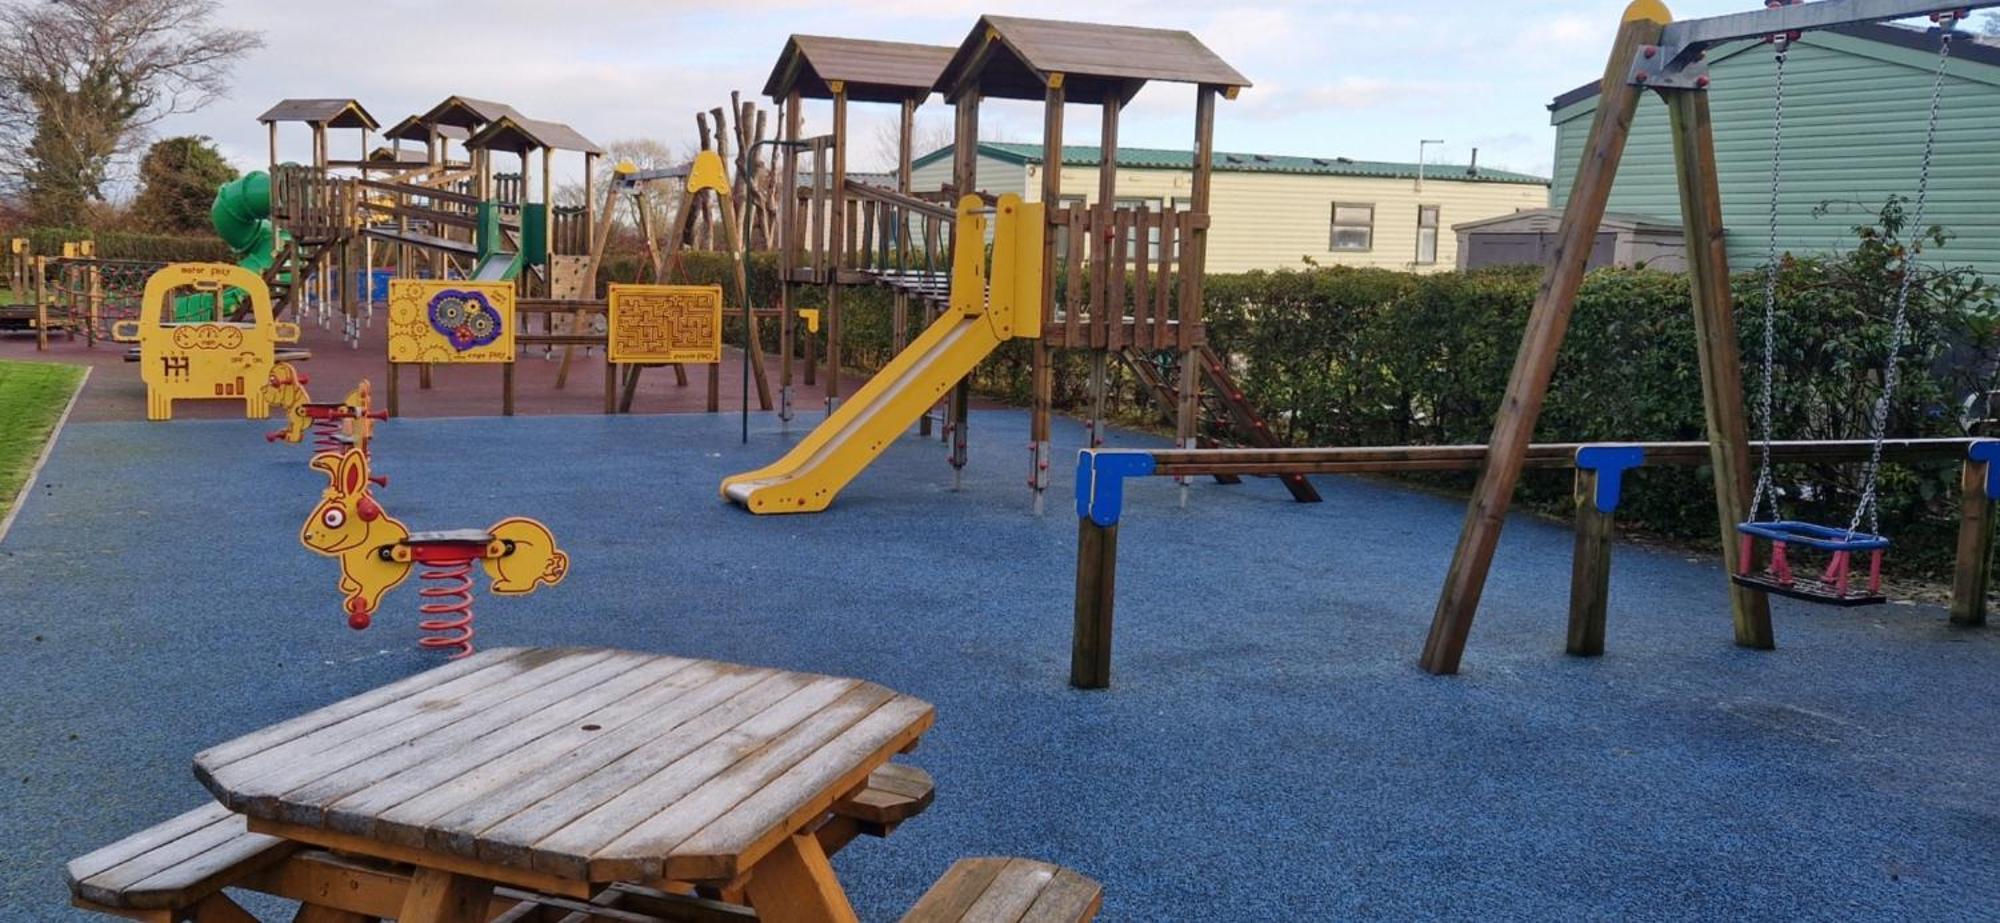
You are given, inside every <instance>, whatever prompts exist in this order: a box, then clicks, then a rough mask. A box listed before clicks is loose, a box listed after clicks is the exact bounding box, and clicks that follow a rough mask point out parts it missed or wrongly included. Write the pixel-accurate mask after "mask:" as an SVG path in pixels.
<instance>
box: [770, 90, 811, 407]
mask: <svg viewBox="0 0 2000 923" xmlns="http://www.w3.org/2000/svg"><path fill="white" fill-rule="evenodd" d="M799 101H800V96H799V91H797V90H793V91H791V92H790V93H787V94H785V105H784V113H783V117H782V119H781V120H780V121H781V122H782V123H783V126H784V127H783V129H782V131H783V137H784V139H785V141H786V142H787V144H786V145H785V146H784V148H783V150H784V154H783V156H782V157H781V158H780V160H781V161H782V162H783V163H784V171H785V172H784V175H783V176H779V177H778V178H777V182H776V183H775V184H774V185H775V186H776V187H777V189H778V215H777V218H778V241H777V247H776V248H775V249H776V250H777V251H778V394H779V406H780V408H781V410H782V411H783V414H782V415H783V417H784V418H785V419H790V418H791V414H792V378H793V374H792V361H793V360H792V352H793V350H794V349H795V347H794V346H793V343H792V328H794V327H796V326H797V325H798V322H799V314H798V310H799V306H798V300H797V299H798V292H797V289H796V288H795V283H794V282H793V281H792V271H793V270H795V269H797V268H798V264H799V256H800V254H801V253H803V252H804V251H803V250H802V249H801V241H800V239H799V235H800V233H801V232H802V230H803V229H802V228H801V227H800V224H801V223H802V222H800V220H799V217H800V216H799V196H798V185H799V150H798V148H797V147H795V146H794V145H796V144H797V143H798V140H799V134H800V133H801V132H802V131H803V130H804V127H805V125H804V121H803V116H802V115H801V114H800V112H799Z"/></svg>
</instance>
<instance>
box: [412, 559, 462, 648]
mask: <svg viewBox="0 0 2000 923" xmlns="http://www.w3.org/2000/svg"><path fill="white" fill-rule="evenodd" d="M423 579H425V580H427V581H429V582H430V583H432V584H433V585H432V586H426V587H424V588H422V589H420V590H418V591H417V595H418V596H421V597H423V598H424V599H426V600H431V601H430V602H426V603H424V604H423V605H421V606H418V607H417V611H419V612H422V613H423V614H424V615H426V616H429V617H428V618H425V619H422V620H420V621H418V622H417V627H418V628H419V629H422V630H424V631H429V632H437V634H435V635H433V636H431V637H427V638H419V639H418V640H417V643H418V644H420V645H422V646H424V647H426V648H431V649H433V650H438V649H445V648H457V649H458V652H457V653H455V654H452V655H451V659H453V660H457V659H459V658H460V657H465V656H468V655H470V654H471V653H472V562H471V561H459V562H457V563H454V564H440V565H438V566H436V567H434V568H432V569H430V570H426V571H424V572H423Z"/></svg>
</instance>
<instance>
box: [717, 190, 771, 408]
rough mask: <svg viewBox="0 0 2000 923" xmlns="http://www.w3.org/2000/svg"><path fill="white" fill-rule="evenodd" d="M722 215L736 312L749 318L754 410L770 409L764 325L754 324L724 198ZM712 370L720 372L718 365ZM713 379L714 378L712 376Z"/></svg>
mask: <svg viewBox="0 0 2000 923" xmlns="http://www.w3.org/2000/svg"><path fill="white" fill-rule="evenodd" d="M716 204H717V205H718V206H719V210H720V211H721V212H722V238H723V240H724V242H725V245H726V246H728V247H729V262H730V265H732V266H734V267H735V270H736V271H735V276H736V297H737V298H738V299H740V300H739V301H738V302H737V309H738V310H741V311H742V312H743V313H744V314H745V315H747V316H748V321H749V322H748V323H746V324H744V326H743V361H745V362H748V363H750V373H751V377H752V378H754V379H755V380H756V384H757V409H759V410H770V409H771V379H770V378H769V376H767V375H766V374H765V372H764V344H763V338H762V336H760V334H759V332H760V330H761V329H762V327H763V325H762V324H759V323H758V322H757V315H756V314H754V313H752V312H751V310H750V309H751V307H752V305H751V304H750V277H749V276H748V274H747V273H748V271H749V270H748V267H746V266H745V265H744V263H743V234H742V229H741V228H740V227H738V226H737V224H736V213H737V209H736V205H735V203H733V202H730V201H728V199H727V198H723V199H722V200H721V201H719V202H717V203H716ZM712 368H716V369H718V370H719V369H720V368H721V365H720V364H719V363H718V364H716V365H715V366H712ZM711 377H714V376H711Z"/></svg>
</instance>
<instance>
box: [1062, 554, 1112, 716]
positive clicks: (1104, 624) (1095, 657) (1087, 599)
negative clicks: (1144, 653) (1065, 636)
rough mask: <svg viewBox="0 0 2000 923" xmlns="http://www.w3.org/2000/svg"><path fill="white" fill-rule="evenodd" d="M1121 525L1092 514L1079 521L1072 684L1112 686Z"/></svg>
mask: <svg viewBox="0 0 2000 923" xmlns="http://www.w3.org/2000/svg"><path fill="white" fill-rule="evenodd" d="M1117 576H1118V526H1117V524H1116V523H1113V524H1112V525H1109V526H1100V525H1098V524H1097V523H1096V522H1095V521H1093V520H1092V519H1091V518H1090V517H1089V516H1081V517H1078V518H1077V521H1076V626H1075V633H1074V635H1073V636H1072V637H1071V641H1070V651H1069V684H1070V685H1072V686H1075V687H1076V688H1078V689H1105V688H1109V687H1110V686H1111V618H1112V609H1113V606H1114V605H1115V604H1116V602H1117V597H1118V594H1117Z"/></svg>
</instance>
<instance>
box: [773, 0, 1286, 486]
mask: <svg viewBox="0 0 2000 923" xmlns="http://www.w3.org/2000/svg"><path fill="white" fill-rule="evenodd" d="M1153 81H1160V82H1168V83H1180V84H1189V85H1192V86H1193V87H1194V88H1195V94H1194V95H1195V103H1194V109H1195V112H1194V116H1195V118H1194V137H1193V144H1192V149H1193V152H1194V156H1193V158H1192V159H1193V170H1192V176H1191V178H1190V184H1189V192H1188V195H1187V196H1186V197H1185V198H1184V199H1174V200H1170V201H1169V202H1167V203H1165V204H1164V207H1161V208H1157V209H1155V208H1151V207H1149V206H1147V205H1145V204H1137V205H1131V204H1124V205H1121V204H1120V203H1119V200H1118V133H1119V117H1120V114H1121V113H1122V112H1123V110H1124V107H1125V106H1126V104H1128V103H1130V102H1131V101H1132V98H1133V97H1134V96H1135V95H1136V94H1137V93H1138V92H1139V91H1140V90H1141V89H1142V88H1143V87H1145V86H1146V84H1147V83H1149V82H1153ZM1246 86H1249V81H1248V80H1247V79H1245V78H1244V77H1243V75H1242V74H1240V73H1238V72H1237V71H1236V70H1235V69H1234V68H1232V67H1230V66H1229V64H1228V63H1226V62H1224V61H1223V60H1222V59H1221V58H1220V57H1219V56H1217V55H1216V54H1215V53H1214V52H1213V51H1210V50H1209V49H1208V47H1207V46H1205V45H1203V44H1202V43H1201V41H1200V40H1199V39H1197V38H1196V37H1195V36H1193V35H1192V34H1190V33H1187V32H1183V31H1177V30H1168V29H1145V28H1134V27H1127V26H1109V25H1098V24H1092V23H1077V22H1059V21H1052V20H1038V19H1023V18H1018V17H1009V16H985V17H982V18H981V19H980V20H979V21H978V23H977V24H976V25H975V26H974V27H973V29H972V31H971V33H970V34H969V35H967V37H966V38H965V40H964V41H963V42H961V43H960V44H959V45H957V46H956V47H946V46H926V45H909V44H903V43H895V42H874V41H864V40H857V39H836V38H822V37H816V36H793V37H792V39H791V40H790V41H789V42H788V43H787V44H786V47H785V51H784V53H783V55H782V56H781V57H780V59H779V62H778V65H777V67H776V68H775V69H774V70H773V72H772V75H771V79H770V81H769V83H767V84H766V87H765V92H766V94H767V95H769V96H771V97H772V98H773V99H775V100H778V101H780V102H782V103H784V105H785V134H784V140H785V141H786V142H788V143H789V146H790V149H789V151H788V161H789V162H788V164H787V168H786V169H785V171H784V173H785V182H787V183H788V184H790V187H791V188H788V189H786V190H785V192H784V193H783V196H784V198H783V201H785V202H788V203H795V204H796V207H794V208H792V209H788V210H787V212H786V214H785V217H784V219H783V220H784V222H785V225H784V240H785V247H784V248H783V253H784V257H783V259H782V262H781V266H782V272H783V276H784V279H785V281H786V283H787V284H786V290H787V298H786V304H787V308H786V310H787V311H788V312H789V311H790V310H791V307H790V306H791V305H792V304H793V303H794V302H795V297H796V294H797V290H798V287H799V286H805V285H818V286H823V287H824V290H825V292H824V296H823V297H824V301H825V304H826V311H827V337H828V346H827V364H828V369H829V371H828V374H829V375H831V376H835V380H834V381H830V382H828V394H829V397H830V398H832V399H834V400H837V399H838V397H839V395H840V393H841V392H840V385H839V382H838V379H837V376H838V374H839V373H838V369H839V359H840V345H839V336H840V329H841V319H840V315H841V305H840V299H841V296H840V290H841V288H842V287H843V286H847V285H873V286H883V287H886V288H888V289H890V290H891V291H893V292H894V293H895V302H894V304H895V307H894V311H895V316H894V317H893V319H892V323H891V326H892V329H893V330H894V337H895V346H896V347H897V348H898V349H899V350H900V349H901V347H902V346H903V345H904V344H905V343H906V342H907V341H908V331H909V330H910V315H909V310H910V307H911V306H912V305H916V306H919V308H920V310H921V311H922V312H923V313H922V316H921V317H920V318H919V320H920V321H927V320H928V319H929V317H930V315H931V313H932V312H934V311H936V310H937V309H939V308H940V307H941V306H942V305H943V303H944V301H945V298H946V294H947V289H946V278H947V270H948V268H949V267H950V265H951V245H952V243H953V241H951V240H950V229H951V227H952V218H953V211H952V205H951V202H952V201H953V200H954V198H955V197H956V196H957V195H959V194H961V193H974V194H978V195H981V196H982V197H984V198H986V199H987V200H988V202H989V204H990V203H991V202H992V200H993V196H992V192H993V190H984V189H980V188H979V185H978V177H977V163H978V140H979V111H980V104H981V103H982V101H984V100H987V99H1011V100H1027V101H1038V102H1041V103H1042V104H1043V107H1044V120H1043V134H1042V144H1043V150H1044V152H1045V155H1044V159H1043V163H1044V168H1043V170H1042V174H1041V179H1042V182H1041V186H1040V188H1039V189H1038V190H1029V198H1030V199H1031V200H1035V199H1039V201H1041V202H1044V203H1049V207H1048V208H1047V210H1046V214H1047V221H1048V224H1049V227H1048V233H1047V234H1046V235H1045V238H1044V240H1045V244H1044V248H1045V252H1044V259H1043V265H1045V266H1046V267H1048V275H1047V279H1046V283H1045V285H1044V292H1043V296H1042V306H1041V308H1042V315H1043V316H1042V330H1043V335H1042V337H1041V338H1040V339H1038V340H1036V341H1035V343H1034V345H1033V347H1032V359H1031V362H1032V375H1031V378H1032V382H1033V388H1032V391H1033V401H1032V403H1033V412H1032V423H1031V428H1032V434H1031V439H1032V443H1031V446H1030V451H1031V453H1032V454H1031V459H1030V464H1031V467H1030V471H1031V475H1030V478H1029V483H1030V484H1031V485H1032V486H1033V488H1034V495H1035V506H1036V508H1037V509H1040V508H1041V507H1042V503H1043V495H1044V493H1045V491H1046V490H1047V489H1048V487H1049V483H1050V476H1049V469H1050V466H1051V464H1052V461H1053V459H1052V449H1051V444H1050V437H1049V417H1050V410H1051V406H1052V403H1053V398H1054V395H1053V390H1054V376H1053V374H1052V359H1053V358H1054V354H1055V351H1057V350H1080V351H1084V352H1086V353H1087V354H1088V355H1089V381H1088V390H1089V394H1090V402H1089V407H1090V409H1089V420H1090V424H1091V432H1092V433H1093V441H1095V440H1096V436H1095V434H1097V433H1100V432H1102V429H1103V418H1104V413H1105V393H1106V391H1107V389H1108V388H1109V382H1110V364H1111V363H1112V362H1114V361H1116V362H1120V363H1123V364H1124V365H1126V366H1127V367H1128V368H1129V369H1130V370H1131V372H1132V374H1133V377H1134V379H1135V380H1136V381H1137V382H1138V383H1139V385H1140V386H1141V388H1142V389H1143V390H1144V391H1145V393H1146V394H1148V395H1149V396H1150V397H1151V398H1152V399H1153V400H1154V401H1155V402H1156V403H1157V404H1158V405H1159V407H1160V409H1161V411H1162V414H1163V415H1164V416H1165V417H1166V419H1168V420H1169V421H1171V422H1172V424H1173V425H1174V427H1175V431H1176V436H1177V440H1178V443H1179V444H1180V445H1183V446H1186V447H1191V448H1192V447H1211V446H1218V445H1247V446H1257V447H1274V446H1276V445H1277V444H1278V443H1277V439H1276V436H1275V435H1274V434H1273V433H1272V432H1271V430H1270V428H1269V427H1268V426H1267V425H1265V423H1264V421H1263V419H1262V418H1261V417H1260V416H1259V415H1258V414H1257V412H1256V410H1255V409H1254V408H1252V407H1251V406H1250V404H1249V403H1248V402H1247V401H1246V400H1245V399H1244V396H1243V393H1242V390H1241V388H1239V387H1238V386H1237V385H1236V383H1235V382H1234V381H1233V380H1232V377H1231V375H1230V371H1229V366H1228V362H1227V360H1226V359H1225V358H1224V357H1223V356H1221V355H1220V354H1218V353H1217V352H1216V351H1215V350H1213V349H1212V348H1211V347H1210V346H1209V344H1208V338H1207V330H1206V327H1205V326H1204V324H1203V321H1202V298H1203V295H1202V275H1203V269H1204V256H1205V254H1206V246H1207V236H1208V227H1209V197H1210V185H1211V179H1212V176H1213V170H1214V159H1215V145H1214V133H1215V111H1216V100H1217V99H1219V98H1221V99H1233V98H1235V96H1236V94H1237V93H1238V92H1239V91H1240V90H1241V89H1242V88H1244V87H1246ZM934 91H935V92H940V93H942V94H943V95H944V97H945V100H946V101H947V102H949V103H951V104H952V106H953V107H954V111H955V126H954V132H953V138H954V141H953V158H952V164H953V166H952V179H951V183H950V185H949V186H947V187H946V188H944V189H942V190H931V191H927V192H919V191H916V190H914V189H913V188H912V186H911V176H910V173H911V162H912V153H913V152H912V151H911V149H910V144H911V137H912V133H913V124H914V117H915V112H916V110H917V107H918V106H920V105H921V104H922V103H923V101H924V100H925V99H927V98H928V97H929V96H930V94H931V93H932V92H934ZM812 99H824V100H829V101H831V103H832V107H833V113H832V131H831V133H830V134H827V135H822V136H817V137H811V138H807V137H804V136H803V133H802V119H801V108H800V104H801V101H803V100H812ZM849 102H880V103H894V104H897V105H898V106H899V107H900V117H901V122H900V131H899V132H898V137H899V140H900V144H899V151H898V165H897V166H898V169H897V171H896V174H895V175H896V187H895V188H894V189H890V188H887V187H885V186H882V185H877V184H870V183H865V182H861V181H858V180H856V179H855V178H853V177H852V176H850V175H849V173H848V168H847V163H848V160H847V136H848V131H847V104H848V103H849ZM1071 104H1081V105H1090V106H1097V107H1099V109H1100V110H1101V116H1100V119H1101V142H1100V146H1101V149H1102V157H1101V159H1100V163H1099V166H1098V169H1097V176H1096V179H1097V182H1096V184H1095V188H1094V189H1092V190H1087V191H1085V192H1086V194H1085V195H1084V196H1083V197H1082V199H1083V201H1074V199H1073V198H1072V199H1066V198H1065V189H1064V185H1063V180H1064V177H1063V172H1064V171H1063V168H1062V166H1061V165H1062V163H1063V161H1064V158H1063V148H1062V144H1063V124H1064V114H1065V110H1066V107H1068V106H1069V105H1071ZM789 329H790V324H789V323H788V324H787V325H786V330H787V331H789ZM786 346H787V349H786V350H785V355H786V356H788V357H789V355H790V350H789V344H786ZM787 362H788V363H789V359H787ZM808 371H809V372H810V367H809V370H808ZM785 375H786V382H787V383H788V384H789V380H790V378H789V376H790V372H789V367H788V368H787V371H786V372H785ZM968 402H969V389H968V388H967V386H966V385H965V384H964V383H963V382H961V383H960V384H959V385H958V387H956V388H955V389H954V390H953V392H952V396H951V399H950V400H949V401H948V402H947V406H948V410H947V413H948V419H949V421H950V422H949V423H948V433H949V436H950V439H951V442H952V450H951V463H952V465H953V466H954V467H955V468H963V466H964V465H965V463H966V457H967V454H966V453H967V440H968V436H969V433H968V427H967V406H968ZM925 423H926V424H928V418H926V420H925ZM927 429H928V428H927V426H926V431H927ZM1282 479H1283V481H1284V482H1285V484H1286V485H1287V487H1288V488H1289V489H1290V490H1291V492H1292V494H1293V495H1294V496H1295V497H1297V498H1298V499H1299V500H1301V501H1313V500H1317V499H1318V495H1317V493H1315V492H1314V490H1313V487H1312V485H1311V484H1310V483H1309V482H1307V481H1306V479H1305V478H1304V477H1302V476H1297V475H1284V476H1283V478H1282ZM1224 480H1233V478H1228V477H1225V478H1224Z"/></svg>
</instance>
